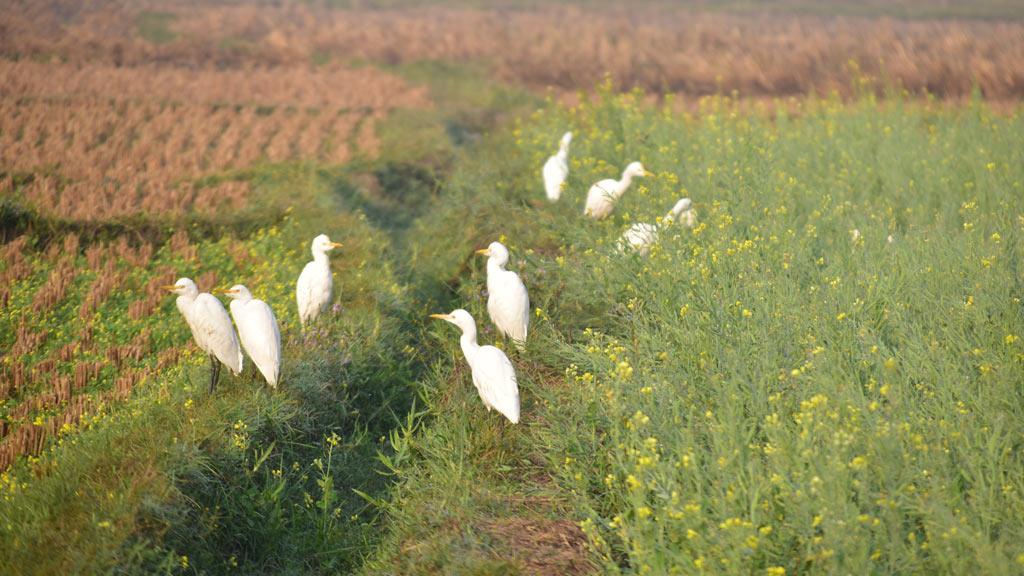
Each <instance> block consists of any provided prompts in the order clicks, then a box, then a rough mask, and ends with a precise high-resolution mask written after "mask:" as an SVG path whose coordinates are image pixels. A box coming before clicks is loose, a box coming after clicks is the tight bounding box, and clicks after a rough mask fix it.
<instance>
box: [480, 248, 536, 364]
mask: <svg viewBox="0 0 1024 576" xmlns="http://www.w3.org/2000/svg"><path fill="white" fill-rule="evenodd" d="M476 253H477V254H483V255H484V256H487V313H488V314H489V315H490V316H491V322H493V323H494V325H495V326H496V327H497V328H498V330H499V331H500V332H501V333H502V334H504V335H506V336H508V337H509V338H511V339H512V340H513V341H514V342H515V343H516V347H518V348H519V349H522V347H523V344H524V343H525V342H526V331H527V328H529V325H530V296H529V295H528V294H527V293H526V286H525V285H523V281H522V280H521V279H520V278H519V274H516V273H515V272H513V271H511V270H505V264H507V263H508V248H505V245H504V244H502V243H501V242H491V244H490V246H488V247H487V248H484V249H483V250H477V251H476Z"/></svg>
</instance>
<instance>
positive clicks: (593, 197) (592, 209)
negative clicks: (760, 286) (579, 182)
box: [585, 179, 616, 218]
mask: <svg viewBox="0 0 1024 576" xmlns="http://www.w3.org/2000/svg"><path fill="white" fill-rule="evenodd" d="M615 184H616V181H615V180H612V179H606V180H601V181H600V182H598V183H597V184H594V185H593V186H591V187H590V191H588V192H587V206H586V210H585V212H586V213H587V214H590V215H592V216H597V217H598V218H603V217H605V216H607V215H608V212H610V211H611V204H612V202H613V199H614V198H615V195H614V194H613V193H612V190H614V189H615Z"/></svg>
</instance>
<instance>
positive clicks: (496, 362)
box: [430, 308, 519, 424]
mask: <svg viewBox="0 0 1024 576" xmlns="http://www.w3.org/2000/svg"><path fill="white" fill-rule="evenodd" d="M430 317H431V318H438V319H440V320H445V321H448V322H451V323H452V324H455V325H456V326H458V327H459V328H460V329H462V337H461V338H459V345H460V346H461V347H462V353H463V354H464V355H465V356H466V362H467V363H468V364H469V368H470V370H471V371H472V372H473V385H474V386H476V391H477V392H478V393H479V394H480V399H481V400H483V402H484V406H486V407H487V411H488V412H490V411H491V409H492V408H493V409H495V410H497V411H498V412H499V413H501V414H502V415H504V416H505V417H506V418H508V419H509V421H511V422H512V423H513V424H516V423H518V422H519V384H517V383H516V371H515V368H513V367H512V362H511V361H510V360H509V359H508V356H506V355H505V353H504V352H502V351H501V350H499V349H497V348H495V347H494V346H481V345H479V344H477V342H476V322H475V321H474V320H473V316H472V315H470V313H469V312H466V311H465V310H462V309H461V308H460V309H458V310H455V311H453V312H452V313H451V314H431V315H430Z"/></svg>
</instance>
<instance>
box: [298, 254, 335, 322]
mask: <svg viewBox="0 0 1024 576" xmlns="http://www.w3.org/2000/svg"><path fill="white" fill-rule="evenodd" d="M331 284H332V279H331V270H330V268H327V269H324V267H323V266H321V265H320V264H317V263H316V262H310V263H309V264H306V267H305V268H303V269H302V274H300V275H299V281H298V283H297V284H296V285H295V301H296V303H297V304H298V305H299V320H300V321H301V322H302V324H303V325H305V324H306V322H309V321H311V320H313V319H314V318H316V317H317V316H319V315H320V312H322V311H323V309H324V306H326V305H327V303H328V302H329V301H330V299H331Z"/></svg>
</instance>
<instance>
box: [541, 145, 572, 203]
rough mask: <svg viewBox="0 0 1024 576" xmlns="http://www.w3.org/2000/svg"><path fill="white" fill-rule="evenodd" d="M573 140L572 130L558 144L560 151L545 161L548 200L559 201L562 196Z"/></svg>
mask: <svg viewBox="0 0 1024 576" xmlns="http://www.w3.org/2000/svg"><path fill="white" fill-rule="evenodd" d="M571 141H572V132H566V133H565V134H563V135H562V140H561V142H559V144H558V153H557V154H555V155H554V156H552V157H550V158H548V161H547V162H545V163H544V170H542V171H541V174H542V175H543V176H544V191H545V192H547V195H548V200H550V201H552V202H558V199H559V198H560V197H561V196H562V184H563V183H564V182H565V179H566V177H568V176H569V142H571Z"/></svg>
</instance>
